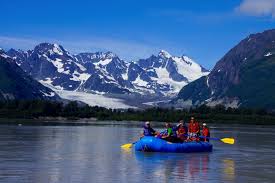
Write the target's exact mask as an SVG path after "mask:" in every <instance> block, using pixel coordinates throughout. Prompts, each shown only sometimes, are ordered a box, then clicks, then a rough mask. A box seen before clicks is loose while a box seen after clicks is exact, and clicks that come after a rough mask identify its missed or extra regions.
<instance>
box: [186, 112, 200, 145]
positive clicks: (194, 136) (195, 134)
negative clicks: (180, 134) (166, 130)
mask: <svg viewBox="0 0 275 183" xmlns="http://www.w3.org/2000/svg"><path fill="white" fill-rule="evenodd" d="M188 133H189V138H188V140H189V141H199V136H200V124H199V122H197V121H195V118H194V117H191V119H190V123H189V126H188Z"/></svg>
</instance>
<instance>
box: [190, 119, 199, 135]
mask: <svg viewBox="0 0 275 183" xmlns="http://www.w3.org/2000/svg"><path fill="white" fill-rule="evenodd" d="M188 128H189V129H188V130H189V132H190V133H197V132H199V131H200V125H199V123H198V122H194V123H189V127H188Z"/></svg>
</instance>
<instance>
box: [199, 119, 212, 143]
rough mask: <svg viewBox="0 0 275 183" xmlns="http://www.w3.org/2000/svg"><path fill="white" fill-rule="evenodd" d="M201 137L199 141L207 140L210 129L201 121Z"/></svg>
mask: <svg viewBox="0 0 275 183" xmlns="http://www.w3.org/2000/svg"><path fill="white" fill-rule="evenodd" d="M202 136H203V137H202V138H201V141H204V142H209V138H207V137H210V130H209V128H208V126H207V125H206V123H203V124H202Z"/></svg>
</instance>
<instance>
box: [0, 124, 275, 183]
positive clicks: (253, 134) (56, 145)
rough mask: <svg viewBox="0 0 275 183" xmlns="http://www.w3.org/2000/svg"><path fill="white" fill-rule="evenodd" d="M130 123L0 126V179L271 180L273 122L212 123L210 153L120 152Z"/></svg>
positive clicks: (131, 132)
mask: <svg viewBox="0 0 275 183" xmlns="http://www.w3.org/2000/svg"><path fill="white" fill-rule="evenodd" d="M140 131H141V128H139V127H137V126H136V127H135V126H131V125H106V124H105V125H98V124H97V125H91V126H24V125H22V126H16V125H11V126H8V125H1V126H0V182H5V183H9V182H12V183H15V182H16V183H21V182H26V183H27V182H28V183H32V182H33V183H48V182H50V183H69V182H77V183H82V182H83V183H86V182H89V183H97V182H104V183H105V182H119V183H122V182H137V183H140V182H145V181H148V182H274V181H275V180H274V172H275V129H274V126H267V127H262V126H253V125H249V126H244V125H240V126H238V125H235V126H232V125H231V126H229V125H223V126H222V125H213V126H211V134H212V136H215V137H234V138H235V140H236V143H235V145H227V144H223V143H221V142H214V141H213V142H212V143H213V145H214V149H213V152H211V153H192V154H176V153H143V152H135V151H134V150H129V151H125V150H122V149H121V148H120V145H121V144H124V143H129V142H133V141H135V139H136V137H137V136H138V135H137V134H138V133H139V132H140Z"/></svg>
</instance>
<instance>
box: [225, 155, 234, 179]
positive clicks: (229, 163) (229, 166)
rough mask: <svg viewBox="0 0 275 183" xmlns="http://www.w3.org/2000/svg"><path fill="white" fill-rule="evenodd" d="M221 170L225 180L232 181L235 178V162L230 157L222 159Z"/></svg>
mask: <svg viewBox="0 0 275 183" xmlns="http://www.w3.org/2000/svg"><path fill="white" fill-rule="evenodd" d="M223 172H224V176H225V177H224V178H225V179H226V180H230V181H233V180H234V179H235V162H234V160H232V159H224V160H223Z"/></svg>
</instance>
